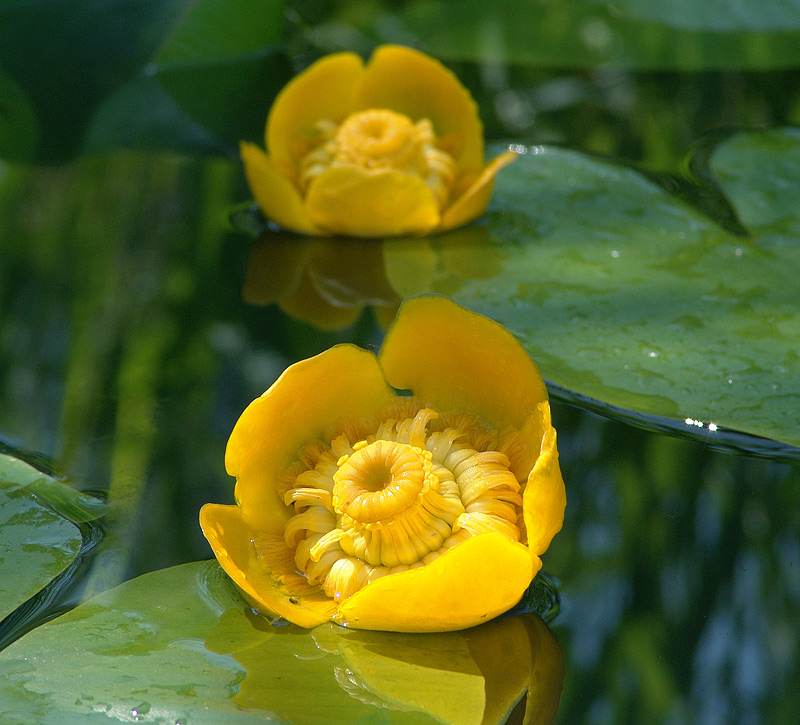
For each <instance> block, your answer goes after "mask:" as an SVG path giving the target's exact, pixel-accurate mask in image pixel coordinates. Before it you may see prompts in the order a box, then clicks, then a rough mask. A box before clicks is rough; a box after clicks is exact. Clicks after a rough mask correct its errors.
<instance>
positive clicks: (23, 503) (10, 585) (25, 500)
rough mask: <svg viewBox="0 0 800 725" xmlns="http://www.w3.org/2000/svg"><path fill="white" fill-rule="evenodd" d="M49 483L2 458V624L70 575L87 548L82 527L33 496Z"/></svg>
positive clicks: (24, 466)
mask: <svg viewBox="0 0 800 725" xmlns="http://www.w3.org/2000/svg"><path fill="white" fill-rule="evenodd" d="M43 480H45V477H43V475H42V473H41V472H40V471H38V470H36V469H35V468H33V467H32V466H29V465H28V464H27V463H24V462H23V461H20V460H18V459H16V458H12V457H11V456H7V455H4V454H0V620H2V619H3V618H4V617H6V616H7V615H8V614H10V613H11V612H12V611H14V610H15V609H16V608H17V607H19V606H20V605H21V604H22V603H23V602H25V601H27V600H28V599H30V598H31V597H32V596H33V595H34V594H36V593H37V592H39V591H40V590H41V589H43V588H44V587H45V586H46V585H47V584H49V583H50V582H51V581H52V580H53V579H55V578H56V577H57V576H58V575H59V574H61V573H62V572H63V571H65V570H66V569H67V568H68V567H69V566H70V565H71V564H72V562H73V561H74V560H75V558H76V557H77V556H78V553H79V551H80V548H81V532H80V530H79V529H78V527H77V526H75V525H74V524H73V523H71V522H70V521H68V520H67V519H66V518H64V517H63V516H61V515H59V514H58V513H56V512H55V511H53V510H52V508H50V507H49V506H47V505H45V504H44V503H42V501H41V500H40V499H39V497H38V495H37V494H36V493H35V492H34V491H33V490H31V485H32V484H36V482H37V481H43ZM54 483H57V482H54ZM59 485H61V486H63V485H64V484H59Z"/></svg>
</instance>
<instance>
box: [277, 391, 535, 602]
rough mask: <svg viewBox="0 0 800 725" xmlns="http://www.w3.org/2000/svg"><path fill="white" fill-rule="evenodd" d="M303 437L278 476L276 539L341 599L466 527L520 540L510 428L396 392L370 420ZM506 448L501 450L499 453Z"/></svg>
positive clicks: (455, 538) (451, 541) (431, 553)
mask: <svg viewBox="0 0 800 725" xmlns="http://www.w3.org/2000/svg"><path fill="white" fill-rule="evenodd" d="M338 428H339V432H338V433H335V434H333V435H332V436H331V438H330V440H329V442H324V441H318V440H317V441H311V442H310V443H308V444H307V445H306V446H305V447H304V448H303V449H302V450H301V451H300V452H299V454H298V455H299V460H298V461H295V462H294V463H293V464H292V465H291V466H290V467H289V468H288V469H287V470H286V472H285V473H284V474H283V475H282V477H281V481H280V482H279V485H280V486H282V490H283V491H285V494H284V501H285V502H286V505H287V506H289V507H290V508H291V509H292V512H293V515H292V517H291V518H290V519H289V521H288V522H287V524H286V527H285V531H284V539H285V541H286V544H287V545H288V546H289V548H290V549H291V550H292V551H293V553H294V560H295V565H296V566H297V569H298V571H299V572H300V573H301V574H303V575H304V576H305V577H306V578H307V580H308V581H309V583H311V584H318V585H320V586H321V587H322V588H323V589H324V591H325V593H326V595H327V596H329V597H331V598H332V599H335V600H336V601H340V600H341V599H344V598H347V597H349V596H351V595H352V594H354V593H355V592H356V591H358V590H359V589H361V588H362V587H363V586H365V585H366V584H368V583H369V582H370V581H373V580H374V579H377V578H378V577H381V576H385V575H387V574H393V573H396V572H400V571H405V570H407V569H410V568H416V567H420V566H424V565H425V564H428V563H430V562H431V561H433V560H434V559H435V558H437V557H438V556H440V555H441V554H442V553H444V552H445V551H447V550H448V549H450V548H452V547H453V546H456V545H457V544H459V543H461V542H462V541H464V540H465V539H466V538H469V537H470V536H475V535H477V534H481V533H485V532H490V531H494V532H500V533H502V534H503V535H505V536H507V537H508V538H509V539H511V540H513V541H525V540H526V534H525V530H524V524H523V517H522V493H521V490H522V484H521V483H520V481H518V480H517V479H516V477H515V476H514V474H513V473H512V472H511V470H510V462H509V457H508V456H509V455H512V456H513V450H514V448H515V447H516V446H517V445H518V444H519V441H518V440H517V438H516V434H514V433H510V434H506V433H498V432H497V431H494V430H491V429H487V428H486V427H485V426H483V425H481V424H480V423H479V422H478V421H477V419H475V418H473V417H471V416H464V415H459V414H457V413H445V414H442V415H440V414H439V413H437V412H436V411H434V410H432V409H431V408H424V407H422V406H421V405H420V404H419V403H418V402H417V401H416V400H414V399H411V398H399V397H398V398H396V399H395V401H394V402H393V403H392V405H391V406H390V407H389V409H388V410H387V411H386V412H385V415H383V416H381V417H380V419H379V420H378V421H357V422H355V423H354V422H353V421H343V422H341V423H340V425H339V427H338ZM507 454H508V455H507Z"/></svg>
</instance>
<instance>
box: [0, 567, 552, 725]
mask: <svg viewBox="0 0 800 725" xmlns="http://www.w3.org/2000/svg"><path fill="white" fill-rule="evenodd" d="M64 652H73V653H75V657H74V658H73V659H72V661H71V662H70V666H69V667H65V666H64V661H63V653H64ZM337 675H338V679H337ZM562 679H563V664H562V659H561V651H560V648H559V647H558V644H557V643H556V641H555V638H554V637H553V635H552V633H550V631H549V630H548V629H547V628H546V627H545V626H544V624H543V623H542V622H541V620H539V619H538V618H536V617H534V616H533V615H527V616H525V617H521V618H509V619H504V620H497V621H495V622H491V623H489V624H488V625H484V626H481V627H477V628H475V629H472V630H467V631H465V632H463V633H461V632H458V633H447V634H444V635H438V634H437V635H397V634H392V635H386V634H383V633H374V632H351V631H349V630H346V629H343V628H340V627H337V626H335V625H325V626H323V627H320V628H318V629H316V630H313V631H312V632H308V631H305V630H300V629H297V628H295V627H277V628H276V627H273V626H272V625H270V624H268V622H267V620H265V619H263V618H261V617H258V616H256V615H253V614H252V612H251V610H250V609H249V607H247V605H246V604H245V603H244V602H243V601H242V600H241V599H240V598H239V596H238V594H236V592H235V590H234V588H233V585H232V584H231V583H230V581H229V580H228V579H227V577H225V576H224V574H222V573H221V570H220V568H219V567H218V565H217V564H216V562H197V563H194V564H185V565H182V566H179V567H173V568H171V569H166V570H163V571H159V572H154V573H152V574H146V575H144V576H142V577H139V578H138V579H135V580H133V581H130V582H126V583H125V584H123V585H121V586H119V587H117V588H116V589H113V590H111V591H109V592H106V593H104V594H101V595H99V596H98V597H95V598H94V599H92V600H90V601H89V602H87V603H85V604H83V605H81V606H79V607H78V608H76V609H75V610H73V611H72V612H69V613H67V614H65V615H63V616H62V617H60V618H58V619H56V620H54V621H52V622H49V623H47V624H45V625H43V626H41V627H39V628H38V629H36V630H34V631H32V632H30V633H29V634H27V635H26V636H25V637H23V638H22V639H20V640H18V641H17V642H15V643H14V644H12V645H11V646H10V647H8V648H7V649H6V650H5V651H3V652H2V653H0V720H4V719H7V718H9V717H11V719H12V720H13V721H14V722H20V723H28V722H31V723H33V722H41V721H49V719H56V718H58V719H64V718H67V721H68V722H72V721H77V720H76V718H90V717H92V716H97V717H102V721H103V722H107V718H112V719H119V720H132V719H136V718H137V717H142V719H145V720H147V718H148V717H150V718H154V719H157V720H159V721H164V722H173V721H180V722H192V723H208V724H211V723H219V722H226V723H260V722H263V721H264V720H265V719H267V718H269V719H273V720H277V721H280V722H306V723H328V722H382V723H409V725H411V723H424V722H437V721H438V722H454V723H457V722H476V723H480V722H487V723H489V722H498V721H500V720H501V718H503V717H505V716H506V715H507V714H508V712H509V710H510V708H511V707H513V705H514V703H515V702H516V701H517V700H518V699H519V698H520V697H521V696H522V695H523V693H524V691H525V689H526V687H527V685H528V683H530V684H531V694H529V696H528V702H529V713H531V717H532V714H533V713H535V714H536V717H538V719H528V720H526V722H531V723H544V722H553V721H554V717H555V710H556V708H557V706H558V699H559V695H560V690H561V681H562ZM342 685H345V687H342ZM353 695H360V696H361V697H358V696H355V697H354V696H353ZM460 698H461V699H462V700H463V701H461V700H460ZM487 698H488V701H487ZM531 701H533V706H531V705H530V703H531ZM465 703H466V704H468V703H473V704H475V706H476V707H475V708H466V707H465V706H464V705H465ZM385 705H389V706H390V709H386V707H385ZM437 718H438V719H437ZM81 721H82V722H92V720H81Z"/></svg>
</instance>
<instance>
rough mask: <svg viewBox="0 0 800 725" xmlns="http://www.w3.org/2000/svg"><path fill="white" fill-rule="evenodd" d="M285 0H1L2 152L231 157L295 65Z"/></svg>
mask: <svg viewBox="0 0 800 725" xmlns="http://www.w3.org/2000/svg"><path fill="white" fill-rule="evenodd" d="M284 7H285V2H284V1H283V0H270V1H269V2H264V1H263V0H235V1H231V2H225V1H224V0H200V1H199V2H191V1H190V0H168V1H167V2H163V0H142V1H141V2H136V3H130V2H128V1H127V0H109V1H108V2H105V3H99V4H98V3H96V2H92V1H91V0H70V1H69V2H67V1H65V0H56V1H53V0H22V1H20V2H0V131H2V133H0V156H2V157H4V158H8V159H11V160H13V161H21V162H30V161H47V162H53V161H55V162H58V161H63V160H67V159H69V158H71V157H73V156H75V155H77V154H79V153H83V152H86V151H98V150H107V149H112V148H118V147H122V146H129V147H130V146H132V147H145V148H157V149H179V150H182V151H188V152H191V153H198V154H221V153H227V154H231V153H234V152H235V149H236V144H237V143H238V141H239V140H240V139H242V138H247V139H251V140H256V139H257V140H261V138H262V136H263V129H264V123H265V120H266V115H267V111H268V109H269V106H270V104H271V102H272V100H273V98H274V96H275V95H276V93H277V92H278V90H279V89H280V88H281V87H282V86H283V84H284V83H285V82H286V81H287V80H288V79H289V78H290V77H291V68H290V65H289V62H288V60H287V58H286V55H285V53H284V51H283V48H282V46H281V45H280V40H281V38H282V31H283V12H284Z"/></svg>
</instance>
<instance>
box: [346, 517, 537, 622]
mask: <svg viewBox="0 0 800 725" xmlns="http://www.w3.org/2000/svg"><path fill="white" fill-rule="evenodd" d="M534 574H535V572H534V571H533V566H532V562H531V557H530V554H529V553H528V550H527V548H526V547H525V546H523V545H522V544H519V543H517V542H515V541H510V540H509V539H507V538H506V537H505V536H503V535H502V534H496V533H488V534H480V535H479V536H474V537H472V538H470V539H467V540H466V541H464V542H463V543H461V544H459V545H458V546H455V547H454V548H453V549H451V550H449V551H447V552H446V553H444V554H443V555H442V556H440V557H439V558H438V559H435V560H434V561H432V562H431V563H430V564H427V565H425V566H423V567H420V568H418V569H409V570H408V571H405V572H402V573H398V574H390V575H388V576H384V577H381V578H380V579H376V580H375V581H374V582H372V583H370V584H368V585H367V586H366V587H364V589H361V590H360V591H358V592H356V593H355V594H354V595H353V596H352V597H350V598H349V599H347V600H345V601H344V602H342V604H340V605H339V612H338V614H337V615H336V616H335V617H334V620H335V621H338V622H339V623H340V624H343V625H345V626H347V627H353V628H355V629H378V630H389V631H393V632H447V631H452V630H456V629H466V628H467V627H473V626H475V625H476V624H481V623H483V622H487V621H489V620H490V619H492V618H493V617H496V616H497V615H498V614H502V613H503V612H505V611H508V610H509V609H510V608H511V607H513V606H514V604H516V603H517V602H518V601H519V599H520V597H521V596H522V594H523V593H524V592H525V589H527V587H528V585H529V584H530V583H531V580H532V579H533V576H534Z"/></svg>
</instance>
